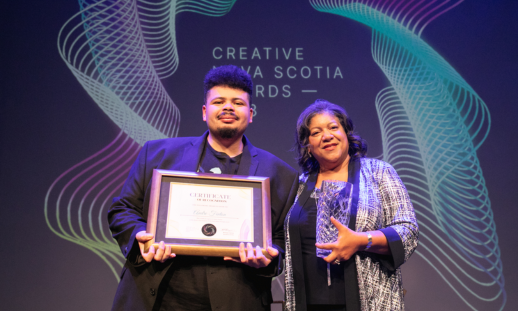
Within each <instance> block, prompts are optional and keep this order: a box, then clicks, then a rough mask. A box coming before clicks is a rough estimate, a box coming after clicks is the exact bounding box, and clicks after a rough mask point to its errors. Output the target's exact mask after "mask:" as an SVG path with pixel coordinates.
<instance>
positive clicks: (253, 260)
mask: <svg viewBox="0 0 518 311" xmlns="http://www.w3.org/2000/svg"><path fill="white" fill-rule="evenodd" d="M267 252H268V254H270V256H272V258H275V257H277V256H279V251H278V250H276V249H275V248H273V247H268V249H267ZM223 259H224V260H232V261H235V262H240V263H243V264H245V265H247V266H250V267H253V268H264V267H266V266H268V265H269V264H270V262H272V260H271V259H268V258H266V257H265V256H264V255H263V252H262V249H261V247H259V246H256V247H255V254H254V248H253V246H252V244H250V243H247V247H246V248H245V243H242V242H241V243H240V244H239V258H232V257H227V256H225V257H224V258H223Z"/></svg>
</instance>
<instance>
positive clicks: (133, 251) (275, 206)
mask: <svg viewBox="0 0 518 311" xmlns="http://www.w3.org/2000/svg"><path fill="white" fill-rule="evenodd" d="M207 135H208V131H207V132H205V134H204V135H203V136H201V137H182V138H168V139H161V140H155V141H149V142H147V143H145V144H144V147H143V148H142V150H141V151H140V153H139V155H138V157H137V160H136V161H135V163H134V164H133V166H132V168H131V170H130V173H129V176H128V178H127V180H126V182H125V184H124V186H123V188H122V191H121V195H120V197H117V198H114V200H113V204H112V206H111V208H110V210H109V211H108V221H109V224H110V230H111V231H112V235H113V237H114V238H115V239H116V240H117V243H118V244H119V247H120V249H121V251H122V254H123V255H124V257H126V264H125V265H124V268H123V270H122V273H121V280H120V283H119V287H118V288H117V293H116V295H115V300H114V303H113V307H112V310H152V309H153V306H155V307H156V305H155V303H156V302H157V301H156V300H157V296H159V295H158V293H159V288H161V287H160V286H162V287H163V286H167V284H162V285H161V282H162V280H163V279H164V277H165V276H166V275H167V272H168V271H169V269H170V268H171V269H174V267H175V259H170V260H168V261H167V262H166V263H160V262H155V261H153V262H151V263H146V262H145V261H144V260H143V258H142V257H141V256H140V250H139V247H138V243H137V241H136V240H135V235H136V234H137V232H139V231H142V230H146V220H147V216H148V208H149V199H150V197H149V196H150V193H151V182H150V181H151V177H152V174H153V169H155V168H156V169H168V170H179V171H196V170H197V165H198V163H199V160H200V157H201V153H202V151H203V148H204V144H205V142H206V139H207ZM244 140H245V148H244V150H243V155H242V157H241V162H240V165H239V169H238V175H249V176H263V177H269V178H270V196H271V208H272V239H273V244H274V246H275V247H276V248H277V249H279V250H280V251H281V255H283V253H284V229H283V222H284V218H285V216H286V213H287V212H288V210H289V208H290V206H291V205H292V204H293V201H294V199H295V195H296V191H297V188H298V176H297V172H296V171H295V170H294V169H293V168H291V167H290V166H289V165H288V164H286V163H285V162H283V161H282V160H280V159H279V158H277V157H275V156H274V155H272V154H270V153H269V152H266V151H264V150H261V149H259V148H255V147H254V146H253V145H252V144H251V143H250V142H249V141H248V139H247V138H246V137H244ZM221 261H222V262H223V260H222V259H221ZM281 262H282V261H281V260H277V261H273V262H272V263H271V264H270V265H269V266H268V267H266V268H262V269H254V268H251V267H248V266H246V265H242V264H240V263H235V262H231V261H225V262H224V263H222V264H218V265H216V266H214V267H210V269H212V270H211V271H210V273H208V274H207V275H208V279H207V281H208V285H209V294H210V297H211V304H212V305H213V306H216V307H220V309H222V310H236V311H237V310H249V311H251V310H263V309H264V307H265V306H268V305H269V304H270V303H271V302H272V297H271V278H272V277H273V276H275V275H277V274H278V273H280V270H281V269H282V267H281ZM164 283H165V281H164ZM157 305H159V304H157Z"/></svg>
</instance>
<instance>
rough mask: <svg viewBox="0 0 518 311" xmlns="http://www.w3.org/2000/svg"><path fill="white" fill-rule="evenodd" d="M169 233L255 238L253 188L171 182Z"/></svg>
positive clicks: (172, 235)
mask: <svg viewBox="0 0 518 311" xmlns="http://www.w3.org/2000/svg"><path fill="white" fill-rule="evenodd" d="M169 189H170V190H169V207H168V213H167V227H166V237H167V238H176V239H196V240H217V241H239V242H254V240H253V237H254V234H253V233H254V227H253V223H254V222H253V188H251V187H228V186H218V185H200V184H189V183H177V182H171V183H170V187H169Z"/></svg>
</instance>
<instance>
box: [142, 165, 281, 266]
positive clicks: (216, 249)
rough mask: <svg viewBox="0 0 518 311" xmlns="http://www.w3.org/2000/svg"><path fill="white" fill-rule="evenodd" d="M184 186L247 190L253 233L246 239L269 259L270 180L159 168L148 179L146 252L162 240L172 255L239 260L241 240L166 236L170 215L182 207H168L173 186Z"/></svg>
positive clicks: (270, 236) (270, 243)
mask: <svg viewBox="0 0 518 311" xmlns="http://www.w3.org/2000/svg"><path fill="white" fill-rule="evenodd" d="M183 185H187V186H189V185H193V186H197V185H199V186H200V187H215V189H216V190H220V189H217V188H218V187H220V188H221V189H225V188H229V189H231V190H232V189H236V191H239V190H240V189H250V190H247V191H250V192H251V193H252V196H251V197H252V198H251V201H252V202H250V203H251V209H252V211H251V212H252V214H251V216H252V225H251V227H252V230H251V231H252V232H250V233H249V234H250V235H251V237H252V240H250V239H249V240H248V242H250V243H252V245H253V246H254V249H255V246H257V245H259V246H260V247H261V248H262V253H263V255H264V256H265V257H267V258H271V256H270V255H269V253H268V252H267V251H266V250H267V248H268V247H271V246H272V232H271V208H270V179H269V178H268V177H260V176H238V175H226V174H209V173H197V172H185V171H174V170H162V169H154V170H153V176H152V180H151V192H150V199H149V211H148V217H147V227H146V232H148V233H152V234H153V239H152V240H150V241H148V242H147V243H146V244H145V251H146V252H147V251H148V250H149V247H150V246H151V245H153V246H154V247H155V249H157V248H158V242H160V241H164V242H165V244H166V245H170V246H171V252H172V253H175V254H177V255H191V256H212V257H223V256H229V257H239V243H240V242H241V241H237V240H231V241H230V240H218V239H214V240H212V239H210V238H206V237H204V238H203V239H196V238H192V237H191V238H179V237H171V236H170V235H169V236H168V235H167V234H166V231H167V230H166V229H167V226H168V216H169V214H170V213H172V214H174V213H175V212H178V209H181V208H182V207H179V206H177V205H178V204H171V202H172V201H171V198H170V194H171V193H172V189H173V187H177V186H183ZM245 208H246V207H245ZM193 217H194V216H193ZM200 229H201V228H200ZM243 242H247V241H243ZM245 245H246V244H245Z"/></svg>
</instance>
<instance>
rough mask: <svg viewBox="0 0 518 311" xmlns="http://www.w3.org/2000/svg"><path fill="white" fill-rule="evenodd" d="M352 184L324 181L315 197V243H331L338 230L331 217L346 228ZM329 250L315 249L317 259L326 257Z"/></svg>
mask: <svg viewBox="0 0 518 311" xmlns="http://www.w3.org/2000/svg"><path fill="white" fill-rule="evenodd" d="M352 190H353V184H351V183H348V182H346V181H340V180H324V181H323V182H322V187H321V190H320V191H319V193H318V196H317V239H316V240H317V243H333V242H335V241H336V240H337V239H338V229H336V227H335V226H334V225H333V223H331V216H333V217H334V218H335V219H336V220H338V221H339V222H340V223H342V225H344V226H346V227H348V226H349V219H350V217H351V198H352ZM329 254H331V250H327V249H320V248H317V257H321V258H324V257H327V256H328V255H329Z"/></svg>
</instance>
